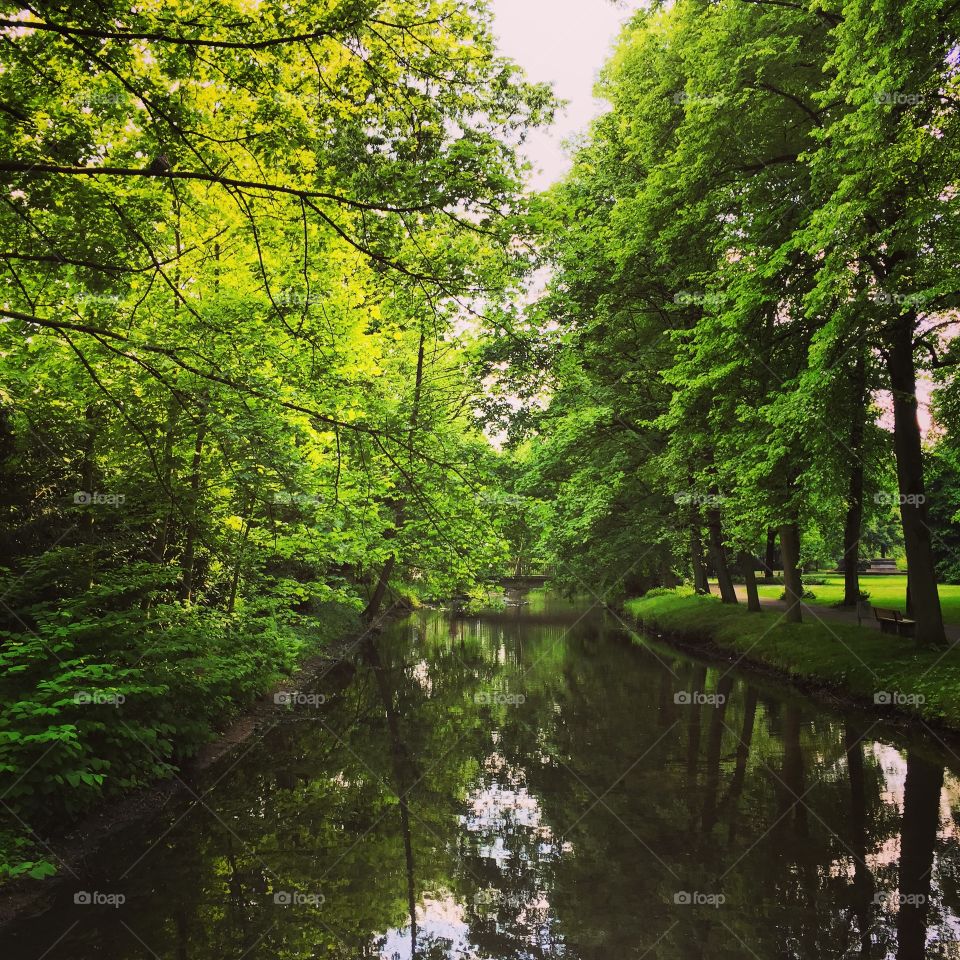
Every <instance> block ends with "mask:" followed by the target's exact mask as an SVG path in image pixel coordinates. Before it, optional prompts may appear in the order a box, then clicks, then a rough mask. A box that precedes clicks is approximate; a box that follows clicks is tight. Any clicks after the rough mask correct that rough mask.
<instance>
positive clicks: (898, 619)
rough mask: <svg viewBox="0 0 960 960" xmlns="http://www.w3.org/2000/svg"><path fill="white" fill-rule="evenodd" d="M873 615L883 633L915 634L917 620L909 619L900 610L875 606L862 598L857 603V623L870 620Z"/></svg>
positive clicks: (905, 635)
mask: <svg viewBox="0 0 960 960" xmlns="http://www.w3.org/2000/svg"><path fill="white" fill-rule="evenodd" d="M871 616H873V617H874V618H875V619H876V620H877V622H878V623H879V624H880V632H881V633H895V634H897V635H898V636H901V637H912V636H913V631H914V628H915V627H916V621H915V620H908V619H907V618H906V617H905V616H904V615H903V614H902V613H901V612H900V611H899V610H888V609H886V608H885V607H875V606H873V605H872V604H869V603H865V602H864V601H862V600H861V601H860V603H858V604H857V623H858V624H862V622H863V620H864V619H867V620H869V619H870V617H871Z"/></svg>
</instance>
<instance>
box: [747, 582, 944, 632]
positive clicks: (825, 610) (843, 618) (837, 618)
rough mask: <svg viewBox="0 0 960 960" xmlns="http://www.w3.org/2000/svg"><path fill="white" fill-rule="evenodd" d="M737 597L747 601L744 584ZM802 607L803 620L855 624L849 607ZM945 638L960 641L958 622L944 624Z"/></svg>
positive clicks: (770, 602)
mask: <svg viewBox="0 0 960 960" xmlns="http://www.w3.org/2000/svg"><path fill="white" fill-rule="evenodd" d="M736 591H737V599H738V600H739V601H740V602H741V603H743V604H746V602H747V588H746V587H744V586H737V587H736ZM760 606H761V607H763V609H764V610H772V611H777V610H780V611H783V610H786V609H787V604H786V602H785V601H783V600H774V599H773V598H771V597H761V598H760ZM802 607H803V618H804V620H811V621H813V622H818V621H819V622H820V623H830V622H834V623H847V624H851V625H852V626H854V627H855V626H857V612H856V610H849V609H838V608H837V607H826V606H822V605H821V604H816V603H804V604H802ZM860 626H862V627H869V628H870V629H872V630H879V629H880V624H879V623H878V622H877V620H876V619H870V620H867V619H864V620H862V621H861V622H860ZM946 633H947V640H948V641H950V642H951V643H955V642H957V641H960V624H954V623H948V624H947V625H946Z"/></svg>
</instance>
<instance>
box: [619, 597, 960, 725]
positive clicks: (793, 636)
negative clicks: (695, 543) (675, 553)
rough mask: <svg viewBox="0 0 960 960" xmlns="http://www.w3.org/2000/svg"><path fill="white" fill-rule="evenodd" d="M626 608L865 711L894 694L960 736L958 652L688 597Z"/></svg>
mask: <svg viewBox="0 0 960 960" xmlns="http://www.w3.org/2000/svg"><path fill="white" fill-rule="evenodd" d="M781 589H782V588H781ZM814 589H816V588H814ZM625 608H626V610H627V612H628V613H629V614H630V615H631V616H633V617H635V618H636V619H637V621H638V622H639V623H640V624H641V625H642V626H643V627H644V628H645V629H648V630H655V631H659V632H661V633H664V634H666V635H668V636H669V635H671V634H672V635H674V636H676V637H677V638H680V639H683V640H686V641H688V642H691V643H700V644H712V645H715V646H717V647H720V648H722V649H724V650H727V651H730V652H732V653H735V654H739V655H741V656H743V657H744V658H745V659H748V660H752V661H755V662H758V663H763V664H766V665H768V666H771V667H774V668H776V669H777V670H779V671H781V672H783V673H785V674H788V675H790V676H792V677H796V678H803V679H807V680H812V681H814V682H815V683H816V685H817V686H819V687H821V688H826V689H832V690H835V691H839V692H843V693H847V694H849V695H852V696H853V697H855V698H856V699H858V700H860V701H863V702H865V703H876V702H878V701H877V699H876V698H877V696H878V695H881V696H880V701H879V702H881V703H883V702H884V700H883V697H882V695H883V694H888V695H890V696H889V697H888V699H887V701H886V702H890V700H891V699H892V700H894V701H895V702H897V705H898V707H899V709H900V710H901V711H902V712H904V713H908V714H912V715H914V716H916V717H919V718H921V719H923V720H927V721H932V722H936V723H940V724H944V725H946V726H949V727H952V728H954V729H958V730H960V645H958V646H957V647H956V648H951V649H949V650H944V649H926V648H921V647H918V646H917V645H916V644H915V643H914V642H912V641H909V640H904V639H903V638H901V637H896V636H890V635H889V634H884V633H880V631H879V630H872V629H867V628H865V627H857V626H853V625H848V624H845V623H836V622H831V623H830V625H829V627H827V626H825V625H823V624H820V623H802V624H792V623H785V622H784V621H783V618H782V614H780V613H778V612H773V611H771V612H770V613H749V612H747V610H746V609H745V608H744V607H743V606H739V607H734V606H728V605H725V604H722V603H721V602H720V600H719V598H717V597H696V596H692V595H690V593H689V592H685V591H683V590H681V591H678V592H675V593H666V592H657V593H656V594H655V595H654V596H648V597H639V598H637V599H633V600H628V601H627V602H626V604H625Z"/></svg>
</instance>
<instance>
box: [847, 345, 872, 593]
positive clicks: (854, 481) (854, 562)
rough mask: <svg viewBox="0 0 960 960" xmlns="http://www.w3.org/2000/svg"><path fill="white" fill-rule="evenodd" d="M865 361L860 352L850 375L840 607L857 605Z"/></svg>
mask: <svg viewBox="0 0 960 960" xmlns="http://www.w3.org/2000/svg"><path fill="white" fill-rule="evenodd" d="M866 376H867V375H866V361H865V360H864V356H863V353H862V352H861V353H860V354H859V355H858V357H857V363H856V366H855V367H854V372H853V385H852V389H853V411H852V414H851V416H852V420H851V422H850V454H851V456H852V458H853V460H852V462H851V464H850V484H849V487H848V490H847V519H846V522H845V524H844V527H843V605H844V606H845V607H855V606H856V605H857V604H858V603H859V602H860V528H861V526H862V524H863V436H864V430H865V427H866V417H867V385H866Z"/></svg>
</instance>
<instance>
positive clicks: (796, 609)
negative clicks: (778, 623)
mask: <svg viewBox="0 0 960 960" xmlns="http://www.w3.org/2000/svg"><path fill="white" fill-rule="evenodd" d="M780 552H781V553H782V554H783V582H784V587H785V589H786V593H787V613H786V617H787V621H788V622H789V623H802V622H803V608H802V607H801V606H800V603H801V601H802V599H803V582H802V580H801V579H800V567H799V563H800V529H799V527H798V526H797V524H796V523H785V524H784V525H783V526H782V527H781V528H780Z"/></svg>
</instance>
